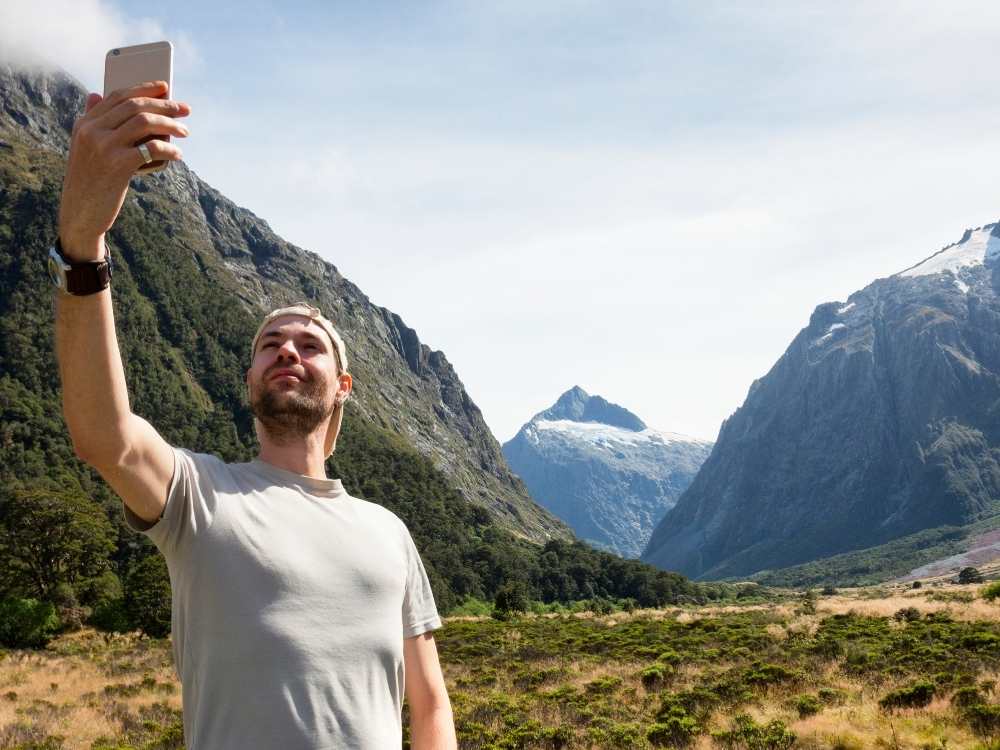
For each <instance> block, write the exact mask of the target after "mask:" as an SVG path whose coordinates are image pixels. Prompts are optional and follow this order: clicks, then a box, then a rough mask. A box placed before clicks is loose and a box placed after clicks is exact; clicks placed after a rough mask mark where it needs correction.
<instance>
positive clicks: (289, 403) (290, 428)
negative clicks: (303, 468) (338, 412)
mask: <svg viewBox="0 0 1000 750" xmlns="http://www.w3.org/2000/svg"><path fill="white" fill-rule="evenodd" d="M258 387H259V390H258V391H257V393H256V394H255V395H254V396H252V397H251V401H250V408H251V410H252V411H253V414H254V416H255V417H257V419H258V420H260V423H261V425H263V427H264V429H265V430H266V431H267V434H268V435H269V436H270V437H271V439H272V440H274V441H275V442H276V443H278V444H287V443H289V442H292V441H294V440H296V439H299V438H302V437H305V436H306V435H310V434H312V433H313V432H315V431H316V429H317V428H318V427H319V426H320V425H322V424H323V423H324V422H325V421H326V420H328V419H329V418H330V415H331V414H332V413H333V407H332V406H327V404H326V402H325V400H324V396H325V395H326V391H327V384H326V382H323V381H319V380H316V379H312V378H310V379H309V380H300V381H298V385H297V386H294V387H291V388H289V387H286V386H284V385H282V384H281V383H275V384H272V383H271V381H270V380H268V381H264V382H262V383H259V384H258Z"/></svg>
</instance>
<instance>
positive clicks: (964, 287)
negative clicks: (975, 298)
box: [955, 279, 969, 294]
mask: <svg viewBox="0 0 1000 750" xmlns="http://www.w3.org/2000/svg"><path fill="white" fill-rule="evenodd" d="M955 286H957V287H958V291H960V292H961V293H962V294H965V293H966V292H968V291H969V285H968V284H966V283H965V282H964V281H962V280H961V279H955Z"/></svg>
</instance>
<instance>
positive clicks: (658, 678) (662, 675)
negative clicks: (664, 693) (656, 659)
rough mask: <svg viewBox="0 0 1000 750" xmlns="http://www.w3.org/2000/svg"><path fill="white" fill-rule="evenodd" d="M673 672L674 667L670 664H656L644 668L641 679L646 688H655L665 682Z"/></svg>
mask: <svg viewBox="0 0 1000 750" xmlns="http://www.w3.org/2000/svg"><path fill="white" fill-rule="evenodd" d="M672 672H673V668H672V667H671V666H670V665H669V664H654V665H652V666H650V667H646V668H645V669H644V670H642V674H641V675H640V679H641V680H642V685H643V687H645V688H646V690H655V689H657V688H658V687H660V686H661V685H662V684H663V683H664V681H665V680H666V678H667V676H668V675H669V674H671V673H672Z"/></svg>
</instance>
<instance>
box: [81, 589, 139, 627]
mask: <svg viewBox="0 0 1000 750" xmlns="http://www.w3.org/2000/svg"><path fill="white" fill-rule="evenodd" d="M87 624H88V625H90V626H92V627H94V628H97V629H98V630H103V631H105V632H108V633H129V632H131V631H132V630H134V629H135V626H134V625H133V623H132V618H130V617H129V614H128V608H127V607H126V606H125V598H124V597H119V598H117V599H111V600H110V601H106V602H102V603H101V604H98V605H97V606H96V607H95V608H94V611H93V613H92V614H91V615H90V617H89V618H88V619H87Z"/></svg>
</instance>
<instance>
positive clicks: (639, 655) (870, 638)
mask: <svg viewBox="0 0 1000 750" xmlns="http://www.w3.org/2000/svg"><path fill="white" fill-rule="evenodd" d="M980 589H981V586H977V585H970V586H958V585H954V584H944V583H939V585H934V584H933V583H931V584H930V585H925V586H924V587H923V588H921V589H912V588H910V587H909V585H908V584H906V585H904V584H898V585H887V586H883V587H877V588H864V589H848V590H842V591H840V592H837V593H836V594H832V595H830V596H818V597H815V598H807V597H797V596H793V597H790V598H789V599H787V600H786V601H783V602H781V603H760V602H756V603H748V604H746V605H729V606H703V607H693V606H691V607H688V606H685V607H673V608H666V609H662V610H638V611H634V612H630V613H625V612H617V613H613V614H610V615H603V616H596V615H593V614H590V613H578V614H548V615H525V616H523V617H518V618H515V619H512V620H509V621H497V620H493V619H491V618H485V617H480V618H477V617H455V618H449V619H447V620H446V626H445V628H444V629H442V630H440V631H438V632H437V634H436V635H437V640H438V646H439V650H440V653H441V658H442V663H443V666H444V670H445V675H446V679H447V683H448V687H449V693H450V695H451V698H452V704H453V707H454V711H455V716H456V728H457V730H458V734H459V738H460V740H459V744H460V747H462V748H468V749H470V750H471V749H482V750H487V749H496V750H499V749H501V748H613V747H617V748H651V747H691V748H748V749H750V748H754V749H756V748H785V747H795V748H841V749H844V750H847V749H850V748H858V749H861V748H898V749H900V750H903V749H912V750H925V749H929V748H935V749H938V750H940V749H944V748H947V749H948V750H964V749H966V748H968V749H970V750H971V749H973V748H977V749H978V748H994V747H1000V745H998V744H996V743H997V740H998V739H1000V707H998V706H997V704H1000V695H997V694H995V692H994V687H995V686H996V685H998V684H1000V682H998V680H1000V605H995V604H992V603H989V602H986V601H984V600H983V599H981V598H977V592H978V591H979V590H980ZM0 655H2V658H0V750H13V749H15V748H17V749H18V750H57V749H58V748H86V749H87V750H128V749H129V748H135V749H136V750H139V749H143V750H146V749H149V750H152V749H153V748H155V749H157V750H168V749H170V748H182V747H183V732H182V728H181V727H182V725H181V698H180V686H179V683H178V682H177V680H176V677H175V676H174V674H173V666H172V661H171V654H170V642H169V640H155V639H149V638H144V637H140V636H139V635H138V634H137V633H136V634H128V635H119V634H103V633H99V632H96V631H94V630H92V629H84V630H82V631H77V632H74V633H69V634H65V635H62V636H60V637H59V638H57V639H56V640H54V641H53V642H52V643H50V644H49V646H48V647H47V648H46V649H44V650H39V651H31V650H10V651H6V652H0ZM920 683H924V684H925V688H923V693H921V692H920V689H919V685H920ZM914 686H917V687H914ZM894 691H897V692H895V693H894ZM996 693H1000V690H997V691H996ZM887 696H889V697H888V698H887ZM892 696H896V697H895V698H893V697H892ZM900 696H901V697H900ZM887 701H889V702H890V703H891V702H892V701H895V705H889V704H887ZM880 702H881V703H880ZM970 702H972V703H976V705H977V706H978V707H979V708H977V709H975V710H971V709H969V708H967V707H964V708H963V706H964V705H967V704H969V703H970ZM977 702H978V703H977ZM977 711H978V713H976V712H977ZM741 715H742V716H743V718H738V717H740V716H741Z"/></svg>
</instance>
